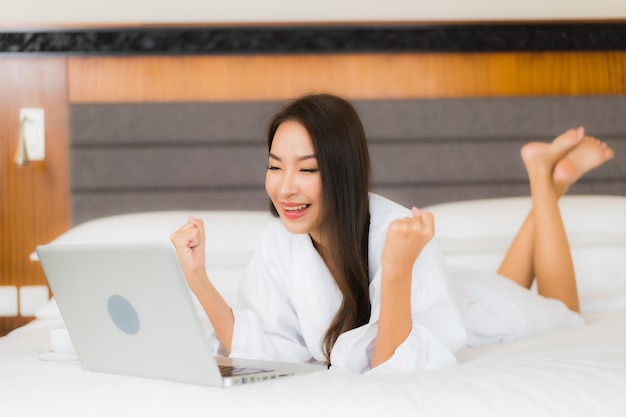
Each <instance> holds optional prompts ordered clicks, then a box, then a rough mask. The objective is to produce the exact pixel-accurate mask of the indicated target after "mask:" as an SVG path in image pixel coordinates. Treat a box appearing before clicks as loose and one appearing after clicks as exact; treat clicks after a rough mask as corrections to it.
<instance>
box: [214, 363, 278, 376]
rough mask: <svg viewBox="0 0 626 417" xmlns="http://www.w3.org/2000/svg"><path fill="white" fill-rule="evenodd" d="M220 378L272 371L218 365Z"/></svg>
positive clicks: (269, 370) (270, 370)
mask: <svg viewBox="0 0 626 417" xmlns="http://www.w3.org/2000/svg"><path fill="white" fill-rule="evenodd" d="M219 368H220V372H221V373H222V376H238V375H248V374H259V373H262V372H272V371H273V370H272V369H257V368H246V367H241V366H226V365H219Z"/></svg>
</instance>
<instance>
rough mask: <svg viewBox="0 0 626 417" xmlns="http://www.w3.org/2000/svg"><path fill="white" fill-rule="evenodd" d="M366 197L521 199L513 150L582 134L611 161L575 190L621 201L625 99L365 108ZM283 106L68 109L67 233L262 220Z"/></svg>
mask: <svg viewBox="0 0 626 417" xmlns="http://www.w3.org/2000/svg"><path fill="white" fill-rule="evenodd" d="M353 103H354V105H355V107H356V108H357V111H358V112H359V114H360V116H361V118H362V120H363V124H364V126H365V130H366V133H367V135H368V141H369V143H370V153H371V158H372V169H373V179H374V189H373V191H376V192H379V193H381V194H383V195H385V196H388V197H390V198H393V199H395V200H397V201H399V202H400V203H402V204H405V205H419V206H424V205H428V204H434V203H440V202H446V201H454V200H462V199H472V198H486V197H501V196H515V195H526V194H527V193H528V186H527V184H526V174H525V171H524V167H523V165H522V163H521V160H520V158H519V148H520V146H521V145H522V144H523V143H525V142H527V141H529V140H541V141H548V140H551V139H552V137H554V136H555V135H556V134H558V133H560V132H561V131H563V130H565V129H567V128H570V127H575V126H578V125H584V126H585V127H586V128H587V131H588V132H589V133H590V134H592V135H594V136H597V137H599V138H602V139H603V140H605V141H607V142H608V143H609V144H610V145H611V146H613V147H614V149H615V150H616V153H617V155H616V158H615V161H613V162H612V163H610V164H606V165H605V166H603V167H601V168H600V169H598V170H596V171H594V172H593V173H591V174H590V175H588V176H587V177H586V178H585V179H584V180H583V181H581V182H580V183H579V184H577V185H576V186H575V187H573V188H572V190H571V192H572V193H577V194H618V195H625V194H626V162H625V161H626V117H625V116H624V115H626V97H625V96H578V97H532V98H530V97H529V98H497V99H437V100H364V101H354V102H353ZM283 104H284V103H283V102H229V103H215V102H212V103H162V104H161V103H142V104H121V103H120V104H75V105H72V106H71V109H70V125H71V130H70V131H71V149H70V160H71V196H72V197H71V198H72V202H71V208H72V223H73V224H77V223H81V222H83V221H86V220H89V219H92V218H96V217H101V216H105V215H111V214H119V213H127V212H134V211H149V210H174V209H265V208H267V207H268V202H267V197H266V195H265V192H264V189H263V182H264V175H265V165H266V163H267V149H266V144H265V142H266V138H265V132H266V130H267V124H268V122H269V120H270V118H271V116H272V115H273V114H274V113H275V112H276V111H277V110H278V109H279V108H280V107H281V106H282V105H283Z"/></svg>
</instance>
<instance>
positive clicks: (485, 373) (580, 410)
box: [0, 308, 626, 417]
mask: <svg viewBox="0 0 626 417" xmlns="http://www.w3.org/2000/svg"><path fill="white" fill-rule="evenodd" d="M585 319H586V320H587V326H585V327H581V328H567V329H562V330H560V331H557V332H554V333H551V334H549V335H544V336H540V337H536V338H530V339H526V340H523V341H520V342H515V343H508V344H500V345H489V346H481V347H478V348H473V349H468V350H464V351H462V352H461V353H460V354H459V361H460V364H459V365H458V366H457V367H455V368H452V369H447V370H439V371H427V372H422V373H419V374H409V375H393V376H362V375H352V374H345V373H341V372H335V371H322V372H319V373H315V374H309V375H303V376H298V377H293V378H288V379H283V380H274V381H268V382H262V383H258V384H252V385H248V386H240V387H236V388H230V389H223V388H207V387H200V386H194V385H187V384H181V383H175V382H168V381H160V380H148V379H142V378H134V377H127V376H119V375H109V374H100V373H93V372H87V371H83V370H82V369H81V368H80V365H79V363H78V362H77V361H43V360H42V359H40V357H39V356H38V355H37V354H36V353H37V352H44V351H49V349H50V343H49V330H50V329H51V328H59V327H62V326H63V323H62V321H61V320H60V319H58V318H57V319H55V318H53V317H51V318H42V319H37V320H36V321H34V322H32V323H30V324H29V325H27V326H24V327H22V328H20V329H18V330H16V331H14V332H12V333H10V334H9V335H8V336H6V337H4V338H0V416H3V417H9V416H59V417H61V416H62V417H73V416H112V415H115V416H139V415H142V416H143V415H149V416H172V415H180V416H207V415H226V414H222V413H233V414H232V415H236V416H244V415H256V416H294V415H298V416H320V415H329V416H330V415H332V416H340V415H342V416H343V415H359V416H381V415H382V416H459V415H463V416H482V417H489V416H525V417H526V416H531V415H532V416H550V417H554V416H567V417H573V416H602V417H611V416H615V417H618V416H619V417H623V416H624V415H626V395H624V394H625V393H626V309H624V308H620V309H613V310H605V311H595V312H593V313H590V314H589V315H587V316H586V317H585Z"/></svg>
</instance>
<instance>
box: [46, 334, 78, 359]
mask: <svg viewBox="0 0 626 417" xmlns="http://www.w3.org/2000/svg"><path fill="white" fill-rule="evenodd" d="M50 346H51V348H52V351H53V352H54V353H59V354H62V355H71V356H76V350H75V349H74V344H73V343H72V339H70V335H69V333H68V332H67V329H50Z"/></svg>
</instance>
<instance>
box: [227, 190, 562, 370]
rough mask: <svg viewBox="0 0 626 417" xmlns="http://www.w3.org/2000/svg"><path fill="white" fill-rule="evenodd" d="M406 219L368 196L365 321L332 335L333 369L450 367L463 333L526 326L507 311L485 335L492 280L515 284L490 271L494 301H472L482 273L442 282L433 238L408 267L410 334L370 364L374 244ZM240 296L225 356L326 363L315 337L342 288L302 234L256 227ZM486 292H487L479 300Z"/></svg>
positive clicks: (376, 271)
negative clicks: (410, 273)
mask: <svg viewBox="0 0 626 417" xmlns="http://www.w3.org/2000/svg"><path fill="white" fill-rule="evenodd" d="M408 216H411V212H410V210H408V209H407V208H405V207H402V206H400V205H398V204H396V203H394V202H392V201H390V200H387V199H385V198H384V197H381V196H378V195H375V194H371V195H370V232H369V233H370V234H369V271H370V276H369V278H370V287H369V289H370V302H371V305H372V310H371V318H370V321H369V323H368V324H366V325H363V326H361V327H358V328H355V329H353V330H351V331H348V332H346V333H344V334H342V335H341V336H340V337H339V338H338V339H337V342H336V343H335V345H334V347H333V350H332V353H331V363H332V367H333V368H336V369H340V370H345V371H348V372H355V373H372V374H388V373H405V372H414V371H420V370H425V369H440V368H446V367H450V366H453V365H455V364H456V358H455V352H457V351H458V350H459V349H461V348H462V347H463V346H464V345H466V344H467V341H468V339H469V340H470V342H471V344H480V343H482V342H491V341H502V340H510V339H511V338H513V339H515V338H519V337H521V335H522V333H523V332H524V331H526V330H525V329H526V328H527V327H528V326H527V325H526V324H524V323H525V322H526V321H527V320H526V319H525V315H524V313H520V314H521V315H522V316H523V317H521V318H520V317H518V316H519V315H520V314H517V309H515V310H514V312H513V313H511V314H510V315H511V316H512V319H511V320H504V325H503V324H502V320H500V323H496V324H495V325H494V324H493V322H489V320H488V319H487V321H488V323H487V325H486V327H487V330H486V331H485V330H484V328H485V326H484V325H483V322H484V320H485V317H487V318H489V317H490V315H491V314H493V309H492V306H494V305H495V306H496V307H497V308H499V307H500V306H502V305H503V303H502V301H501V299H502V298H501V296H500V295H499V292H500V291H499V290H497V288H499V285H500V286H501V285H504V287H505V288H504V289H503V291H504V292H505V295H506V294H507V291H508V290H509V289H508V286H509V285H512V286H513V287H519V286H517V284H514V283H512V282H510V281H509V280H506V279H503V278H501V277H496V278H495V279H496V280H497V281H508V283H504V284H500V283H498V284H496V291H495V293H494V294H495V301H490V302H487V303H486V304H485V305H483V304H480V303H476V296H475V294H481V289H482V288H483V287H485V284H484V282H485V280H487V281H489V279H490V278H489V277H487V278H485V277H484V276H482V275H481V276H478V277H476V276H473V275H472V274H469V275H468V276H469V279H468V280H465V281H464V280H463V277H460V281H461V282H462V283H463V284H462V285H460V286H459V287H455V288H450V285H449V282H448V274H447V270H446V266H445V263H444V259H443V256H442V254H441V251H440V250H439V248H438V247H437V243H436V241H435V240H432V241H431V242H429V243H428V244H427V245H426V247H425V248H424V249H423V250H422V252H421V253H420V255H419V256H418V258H417V261H416V262H415V265H414V267H413V282H412V287H411V310H412V314H413V327H412V330H411V333H410V334H409V336H408V337H407V338H406V339H405V341H404V342H403V343H402V344H401V345H400V346H399V347H398V348H397V349H396V351H395V353H394V354H393V356H392V357H391V358H390V359H389V360H388V361H386V362H385V363H383V364H381V365H379V366H377V367H376V368H374V369H370V362H371V358H372V354H373V350H374V343H375V340H376V334H377V329H378V319H379V313H380V311H379V310H380V286H381V254H382V248H383V244H384V241H385V237H386V232H387V228H388V226H389V224H390V223H391V221H393V220H394V219H397V218H400V217H408ZM483 275H484V274H483ZM486 286H487V287H490V286H491V285H490V284H487V285H486ZM474 287H477V288H478V291H474V290H473V288H474ZM517 290H519V291H522V292H527V293H528V294H529V296H530V297H535V298H537V296H536V295H533V294H530V292H529V291H527V290H525V289H523V288H521V287H519V288H514V290H513V291H517ZM453 293H454V296H453ZM240 296H241V297H240V298H241V300H240V301H241V304H240V307H239V308H235V309H233V312H234V316H235V327H234V332H233V339H232V345H231V353H230V354H231V356H233V357H243V358H256V359H266V360H279V361H291V362H307V361H311V360H316V361H324V360H325V357H324V354H323V352H322V339H323V337H324V334H325V333H326V330H327V329H328V327H329V325H330V322H331V320H332V319H333V317H334V316H335V314H336V312H337V309H338V308H339V305H340V302H341V293H340V292H339V290H338V288H337V286H336V284H335V282H334V279H333V277H332V276H331V274H330V272H329V270H328V268H327V267H326V264H325V263H324V262H323V260H322V258H321V257H320V255H319V254H318V252H317V251H316V250H315V248H314V247H313V244H312V242H311V239H310V237H309V236H308V234H299V235H296V234H292V233H290V232H288V231H287V230H286V229H285V228H284V227H283V225H282V223H281V221H280V220H279V219H276V220H275V221H273V222H271V223H270V224H269V225H268V227H267V228H266V229H265V230H264V231H263V232H262V233H261V236H260V238H259V241H258V244H257V251H256V253H255V255H254V257H253V259H252V260H251V262H250V264H249V266H248V268H247V272H246V275H245V277H244V279H243V281H242V283H241V293H240ZM490 297H491V295H489V292H488V295H487V296H486V298H487V299H489V298H490ZM488 301H489V300H488ZM551 301H554V300H551ZM507 304H509V302H508V301H505V302H504V305H507ZM459 306H460V307H461V309H463V310H464V311H467V312H469V313H470V315H469V318H468V317H463V315H464V314H463V313H464V311H461V310H460V309H459ZM568 311H569V310H568ZM498 314H500V313H498ZM506 314H508V313H506ZM496 319H497V318H496ZM492 321H493V320H492ZM468 326H469V327H470V329H469V330H468V332H467V334H466V327H468ZM494 326H495V328H493V327H494ZM502 334H504V335H505V336H504V337H501V335H502ZM510 334H513V336H511V337H509V336H508V335H510ZM468 336H469V337H468Z"/></svg>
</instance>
